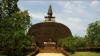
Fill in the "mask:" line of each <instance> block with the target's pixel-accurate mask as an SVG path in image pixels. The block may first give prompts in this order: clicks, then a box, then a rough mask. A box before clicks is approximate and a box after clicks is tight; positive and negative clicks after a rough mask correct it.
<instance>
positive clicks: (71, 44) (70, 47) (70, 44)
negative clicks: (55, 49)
mask: <svg viewBox="0 0 100 56" xmlns="http://www.w3.org/2000/svg"><path fill="white" fill-rule="evenodd" d="M58 43H59V44H60V45H61V47H63V48H65V49H67V51H69V52H71V53H72V54H73V53H74V52H75V50H76V45H77V43H76V38H74V37H72V36H69V37H67V38H63V39H60V40H58Z"/></svg>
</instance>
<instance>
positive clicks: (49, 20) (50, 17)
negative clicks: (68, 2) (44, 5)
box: [45, 5, 55, 22]
mask: <svg viewBox="0 0 100 56" xmlns="http://www.w3.org/2000/svg"><path fill="white" fill-rule="evenodd" d="M47 14H48V15H47V16H45V22H55V17H54V16H52V15H53V12H52V7H51V5H49V9H48V13H47Z"/></svg>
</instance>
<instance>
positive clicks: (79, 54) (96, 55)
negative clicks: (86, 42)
mask: <svg viewBox="0 0 100 56" xmlns="http://www.w3.org/2000/svg"><path fill="white" fill-rule="evenodd" d="M70 56H100V53H96V52H75V54H72V55H70Z"/></svg>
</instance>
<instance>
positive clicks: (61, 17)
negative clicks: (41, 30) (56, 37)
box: [18, 0, 100, 36]
mask: <svg viewBox="0 0 100 56" xmlns="http://www.w3.org/2000/svg"><path fill="white" fill-rule="evenodd" d="M50 4H51V5H52V9H53V15H54V16H55V17H56V18H55V19H56V21H57V22H60V23H62V24H64V25H66V26H67V27H69V28H70V30H71V32H72V34H73V35H79V36H84V35H86V29H87V27H88V24H90V23H91V22H95V21H97V20H100V1H98V0H91V1H90V0H88V1H87V0H86V1H79V0H75V1H72V0H71V1H69V0H67V1H66V0H63V1H50V0H48V1H46V0H42V1H36V0H20V1H19V2H18V6H19V8H20V9H21V10H22V11H24V10H28V12H29V15H30V16H31V18H32V19H31V22H32V24H36V23H39V22H43V20H44V16H46V15H47V11H48V6H49V5H50ZM59 30H60V29H59Z"/></svg>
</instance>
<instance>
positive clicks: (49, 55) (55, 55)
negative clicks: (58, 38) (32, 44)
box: [36, 53, 65, 56]
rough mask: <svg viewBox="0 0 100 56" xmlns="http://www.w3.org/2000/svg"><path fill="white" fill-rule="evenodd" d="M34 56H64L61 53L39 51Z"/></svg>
mask: <svg viewBox="0 0 100 56" xmlns="http://www.w3.org/2000/svg"><path fill="white" fill-rule="evenodd" d="M36 56H65V55H63V54H62V53H39V54H37V55H36Z"/></svg>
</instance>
